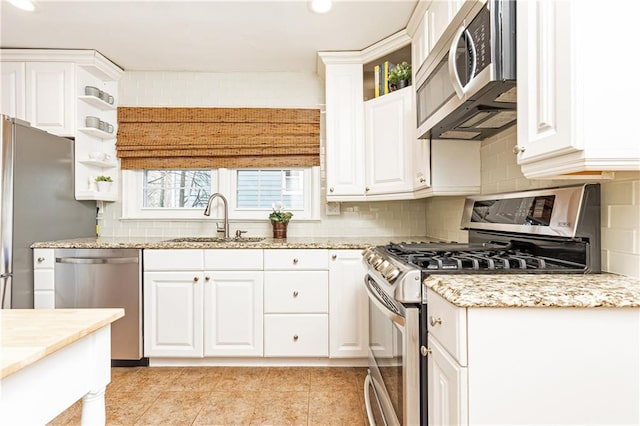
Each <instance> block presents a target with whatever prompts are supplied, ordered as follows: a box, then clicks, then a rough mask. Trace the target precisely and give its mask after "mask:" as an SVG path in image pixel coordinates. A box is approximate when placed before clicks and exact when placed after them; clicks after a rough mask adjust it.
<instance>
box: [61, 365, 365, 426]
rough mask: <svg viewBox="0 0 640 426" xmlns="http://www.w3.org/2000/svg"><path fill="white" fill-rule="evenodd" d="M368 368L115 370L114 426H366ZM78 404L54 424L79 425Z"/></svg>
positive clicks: (110, 398)
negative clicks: (365, 381) (364, 386)
mask: <svg viewBox="0 0 640 426" xmlns="http://www.w3.org/2000/svg"><path fill="white" fill-rule="evenodd" d="M365 376H366V368H338V367H333V368H302V367H290V368H284V367H282V368H281V367H278V368H273V367H269V368H250V367H184V368H164V367H152V368H143V367H138V368H113V369H112V373H111V384H109V386H108V387H107V393H106V411H107V424H108V425H332V426H333V425H336V426H337V425H349V426H357V425H366V424H367V422H366V420H365V418H366V414H365V409H364V402H363V395H362V394H363V391H362V388H363V385H364V378H365ZM80 413H81V404H80V402H77V403H76V404H74V405H73V406H72V407H70V408H69V409H68V410H67V411H65V412H64V413H62V414H61V415H60V416H58V417H57V418H56V419H54V420H53V421H52V422H51V423H50V425H79V424H80Z"/></svg>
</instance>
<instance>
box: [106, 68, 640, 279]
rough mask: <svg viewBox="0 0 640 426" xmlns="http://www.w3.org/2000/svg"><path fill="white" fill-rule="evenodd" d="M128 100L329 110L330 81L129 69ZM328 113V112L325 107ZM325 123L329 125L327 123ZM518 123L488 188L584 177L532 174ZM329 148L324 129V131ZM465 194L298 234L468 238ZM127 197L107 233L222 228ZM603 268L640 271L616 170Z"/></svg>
mask: <svg viewBox="0 0 640 426" xmlns="http://www.w3.org/2000/svg"><path fill="white" fill-rule="evenodd" d="M119 95H120V104H121V105H125V106H253V107H315V108H320V109H321V110H323V109H324V88H323V82H322V80H321V79H319V78H318V76H316V75H315V74H304V73H265V74H242V73H238V74H222V73H191V72H126V73H124V76H123V78H122V79H121V80H120V83H119ZM322 119H324V114H322ZM323 127H324V125H323ZM516 141H517V136H516V127H512V128H511V129H509V130H507V131H505V132H503V133H501V134H498V135H496V136H494V137H492V138H489V139H487V140H485V141H483V142H482V148H481V162H482V166H481V173H482V176H481V177H482V193H483V194H490V193H497V192H507V191H517V190H526V189H533V188H544V187H550V186H558V185H566V184H575V183H577V181H575V180H573V181H550V180H530V179H527V178H525V177H524V176H523V175H522V173H521V171H520V167H519V166H518V165H517V164H516V158H515V155H514V154H513V153H512V151H511V150H512V148H513V146H514V145H516ZM321 152H322V153H324V133H322V134H321ZM321 164H322V166H321V168H322V171H321V175H322V182H321V186H322V188H321V194H322V197H323V199H324V194H325V181H324V176H325V174H324V155H323V154H322V155H321ZM463 205H464V198H463V197H434V198H430V199H425V200H413V201H390V202H372V203H342V204H341V214H340V215H337V216H327V215H326V214H325V208H324V205H323V206H322V208H321V210H322V217H321V220H320V221H309V222H303V221H295V220H294V221H292V222H291V223H290V227H289V235H292V236H336V237H337V236H349V237H357V236H409V235H411V236H420V235H428V236H430V237H433V238H439V239H442V240H447V241H467V232H465V231H461V230H460V219H461V214H462V206H463ZM121 210H122V206H121V204H120V202H115V203H106V204H105V210H104V212H103V217H102V219H101V220H100V229H101V235H104V236H116V237H136V236H153V237H179V236H194V235H215V221H213V220H206V219H203V220H195V221H194V220H189V221H187V220H183V221H180V220H174V221H166V220H162V221H153V220H121V219H120V215H121ZM236 229H243V230H247V231H249V235H255V236H268V235H269V234H270V232H271V227H270V225H269V223H268V222H267V221H266V220H265V221H253V222H247V221H243V222H232V224H231V232H232V233H233V232H235V230H236ZM602 265H603V270H606V271H609V272H614V273H620V274H624V275H629V276H634V277H640V178H639V177H638V175H637V174H635V175H634V174H627V176H625V174H621V173H618V174H616V180H614V181H609V182H605V183H603V184H602Z"/></svg>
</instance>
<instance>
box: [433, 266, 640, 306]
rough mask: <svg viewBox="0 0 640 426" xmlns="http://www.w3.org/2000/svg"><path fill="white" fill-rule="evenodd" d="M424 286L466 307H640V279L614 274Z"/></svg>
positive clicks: (473, 278) (506, 277) (449, 278)
mask: <svg viewBox="0 0 640 426" xmlns="http://www.w3.org/2000/svg"><path fill="white" fill-rule="evenodd" d="M424 284H425V285H426V286H427V287H428V288H430V289H431V290H433V291H435V292H436V293H438V294H439V295H440V296H442V297H443V298H444V299H446V300H447V301H449V302H451V303H452V304H454V305H456V306H459V307H463V308H485V307H490V308H516V307H518V308H538V307H542V308H547V307H572V308H596V307H604V308H614V307H615V308H626V307H635V308H637V307H640V280H638V279H635V278H630V277H625V276H622V275H614V274H586V275H585V274H528V275H524V274H490V275H479V274H478V275H471V274H470V275H466V274H459V275H458V274H456V275H431V276H430V277H428V278H426V279H425V280H424Z"/></svg>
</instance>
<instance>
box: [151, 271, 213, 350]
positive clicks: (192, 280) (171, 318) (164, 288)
mask: <svg viewBox="0 0 640 426" xmlns="http://www.w3.org/2000/svg"><path fill="white" fill-rule="evenodd" d="M144 356H146V357H150V356H169V357H202V272H200V271H188V272H187V271H185V272H145V273H144Z"/></svg>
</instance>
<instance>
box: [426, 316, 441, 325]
mask: <svg viewBox="0 0 640 426" xmlns="http://www.w3.org/2000/svg"><path fill="white" fill-rule="evenodd" d="M429 324H431V326H432V327H435V326H436V325H438V324H442V318H440V317H431V318H429Z"/></svg>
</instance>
